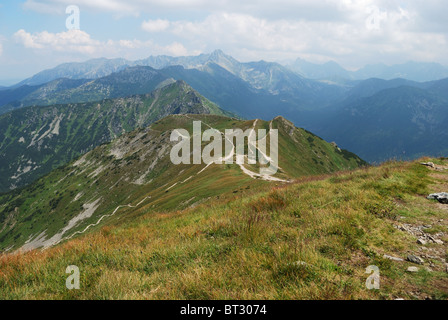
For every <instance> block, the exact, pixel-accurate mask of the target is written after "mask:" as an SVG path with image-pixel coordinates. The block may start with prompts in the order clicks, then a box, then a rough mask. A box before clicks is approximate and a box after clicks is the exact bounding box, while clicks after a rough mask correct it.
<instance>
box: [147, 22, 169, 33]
mask: <svg viewBox="0 0 448 320" xmlns="http://www.w3.org/2000/svg"><path fill="white" fill-rule="evenodd" d="M169 27H170V22H169V21H168V20H162V19H157V20H148V21H143V23H142V29H143V30H145V31H148V32H160V31H164V30H166V29H168V28H169Z"/></svg>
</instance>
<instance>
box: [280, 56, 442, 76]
mask: <svg viewBox="0 0 448 320" xmlns="http://www.w3.org/2000/svg"><path fill="white" fill-rule="evenodd" d="M287 67H288V68H290V69H291V70H293V71H294V72H296V73H298V74H300V75H302V76H303V77H306V78H309V79H321V80H336V81H338V82H340V81H342V80H344V79H346V80H366V79H369V78H379V79H384V80H391V79H396V78H402V79H406V80H413V81H418V82H425V81H432V80H440V79H443V78H448V67H445V66H442V65H441V64H438V63H427V62H407V63H404V64H397V65H392V66H387V65H385V64H373V65H367V66H365V67H363V68H361V69H359V70H357V71H348V70H346V69H344V68H343V67H341V66H340V65H339V64H337V63H336V62H334V61H330V62H327V63H325V64H315V63H310V62H307V61H305V60H302V59H300V58H299V59H297V60H296V61H295V62H293V63H291V64H288V65H287Z"/></svg>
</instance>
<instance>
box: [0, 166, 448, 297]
mask: <svg viewBox="0 0 448 320" xmlns="http://www.w3.org/2000/svg"><path fill="white" fill-rule="evenodd" d="M447 177H448V176H447ZM434 183H436V182H435V181H434V178H432V177H431V175H430V171H429V169H427V168H425V167H423V166H421V165H419V164H418V162H409V163H408V162H389V163H385V164H383V165H381V166H379V167H370V168H363V169H358V170H355V171H350V172H344V173H339V174H334V175H331V176H315V177H306V178H303V179H302V180H299V181H296V182H295V183H293V184H288V185H284V186H280V187H269V186H266V187H265V190H264V191H257V192H253V194H250V193H248V194H245V196H244V197H242V196H238V195H236V196H235V197H234V198H233V199H231V200H229V199H225V200H214V201H208V202H205V203H203V204H201V205H199V206H196V207H194V208H190V209H185V210H182V211H174V212H163V213H161V212H152V211H150V210H148V209H147V208H139V209H136V210H135V211H134V212H131V213H129V214H128V215H127V217H126V218H123V219H121V221H120V222H118V221H117V222H114V224H113V225H108V226H105V227H103V228H101V229H100V230H99V231H96V232H92V233H90V234H86V235H84V236H82V237H79V238H76V239H73V240H70V241H68V242H66V243H64V244H61V245H58V246H56V247H54V248H50V249H47V250H44V251H38V250H36V251H32V252H28V253H23V254H9V255H4V256H1V257H0V299H393V298H397V297H402V298H413V296H412V294H411V293H410V292H411V291H415V290H419V292H420V293H426V294H427V295H429V296H431V297H432V298H436V299H446V298H448V289H447V287H446V284H447V283H448V274H446V273H444V272H443V271H442V270H441V269H440V270H439V269H437V270H434V271H433V272H427V271H425V270H423V269H422V270H421V271H420V272H418V273H416V274H410V273H406V272H405V270H406V268H407V266H408V265H411V264H410V263H407V262H403V263H396V262H393V261H391V260H388V259H384V258H383V255H384V254H389V255H394V256H398V257H405V256H406V253H408V252H412V251H413V250H415V249H416V244H415V239H414V238H412V236H410V235H409V234H407V233H404V232H402V231H400V230H397V229H396V228H394V227H393V225H394V224H396V223H397V221H398V219H405V220H406V219H409V221H412V222H418V221H420V220H422V219H423V220H424V219H427V218H428V216H430V218H433V219H440V218H441V217H443V215H444V214H445V215H446V212H447V211H445V212H443V210H441V209H438V208H437V207H436V205H435V204H434V203H432V202H429V201H428V200H426V199H424V196H425V195H427V194H428V193H429V192H430V191H431V186H432V185H434ZM427 202H428V203H429V204H427ZM428 206H431V207H430V208H429V207H428ZM428 212H431V214H428ZM434 228H435V231H440V230H444V231H445V232H446V225H445V226H442V225H441V226H437V227H434ZM435 231H434V232H435ZM445 248H446V247H445ZM68 265H76V266H78V267H79V269H80V273H81V277H80V280H81V289H80V290H68V289H67V288H66V287H65V279H66V278H67V277H68V274H65V269H66V267H67V266H68ZM369 265H376V266H378V267H379V269H380V275H381V286H380V289H379V290H368V289H367V288H366V286H365V282H366V279H367V277H368V276H369V275H368V274H366V273H365V270H366V267H367V266H369ZM440 268H442V267H440Z"/></svg>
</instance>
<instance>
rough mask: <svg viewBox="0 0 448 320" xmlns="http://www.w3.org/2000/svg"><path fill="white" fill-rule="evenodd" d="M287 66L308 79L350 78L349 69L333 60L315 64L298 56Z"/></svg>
mask: <svg viewBox="0 0 448 320" xmlns="http://www.w3.org/2000/svg"><path fill="white" fill-rule="evenodd" d="M287 67H288V68H290V69H291V70H293V71H294V72H296V73H298V74H300V75H302V76H304V77H306V78H309V79H337V78H342V79H352V76H351V73H350V71H347V70H345V69H344V68H343V67H341V66H340V65H339V64H337V63H336V62H334V61H329V62H327V63H324V64H316V63H311V62H308V61H305V60H303V59H300V58H298V59H297V60H296V61H294V62H293V63H291V64H288V65H287Z"/></svg>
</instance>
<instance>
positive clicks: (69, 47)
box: [14, 29, 102, 54]
mask: <svg viewBox="0 0 448 320" xmlns="http://www.w3.org/2000/svg"><path fill="white" fill-rule="evenodd" d="M14 38H15V40H16V41H17V42H19V43H21V44H23V45H24V46H25V47H26V48H31V49H51V50H55V51H61V52H67V51H68V52H80V53H86V54H92V53H95V51H96V49H97V48H98V47H100V46H101V45H102V44H101V42H99V41H97V40H93V39H92V38H91V37H90V35H89V34H88V33H86V32H84V31H81V30H69V31H65V32H60V33H50V32H47V31H43V32H38V33H34V34H31V33H28V32H26V31H25V30H23V29H21V30H19V31H17V32H16V33H15V34H14Z"/></svg>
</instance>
